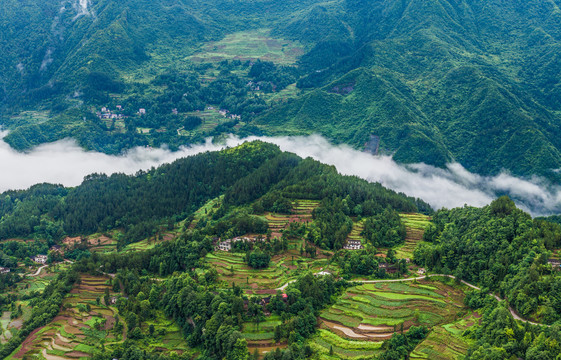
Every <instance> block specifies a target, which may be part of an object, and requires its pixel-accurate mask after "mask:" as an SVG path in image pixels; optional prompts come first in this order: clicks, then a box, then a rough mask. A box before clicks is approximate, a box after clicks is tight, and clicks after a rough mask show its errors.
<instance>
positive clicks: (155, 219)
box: [0, 142, 431, 248]
mask: <svg viewBox="0 0 561 360" xmlns="http://www.w3.org/2000/svg"><path fill="white" fill-rule="evenodd" d="M220 195H224V202H223V204H222V207H221V208H220V209H218V210H217V213H216V214H215V218H216V219H220V218H222V217H224V216H226V217H225V218H224V219H223V220H222V221H221V222H219V223H218V224H216V225H215V226H214V227H213V231H214V233H215V234H216V235H218V236H223V235H225V231H229V235H231V236H238V235H243V234H245V233H248V232H251V230H258V232H264V231H266V225H265V228H263V226H262V225H259V222H255V221H253V222H252V221H250V222H247V221H246V220H247V217H248V216H250V215H251V213H256V214H259V213H262V212H263V211H265V210H267V211H277V212H281V213H282V212H286V211H289V207H290V203H291V201H292V200H294V199H300V198H303V199H311V200H322V201H323V203H322V206H321V207H320V208H319V209H318V210H317V213H316V214H315V215H314V216H315V218H316V220H317V221H316V223H317V224H318V227H319V229H318V231H319V234H321V235H322V236H321V237H318V238H317V239H315V238H314V239H313V240H314V242H317V243H318V245H320V246H323V247H324V248H341V247H342V241H343V240H344V238H345V237H346V235H347V234H348V232H350V228H347V229H346V230H341V229H339V228H338V225H337V224H338V223H336V222H334V221H332V217H336V218H340V219H341V221H343V222H345V221H347V222H348V221H350V219H349V216H356V215H360V216H373V215H376V214H379V213H381V212H382V211H384V209H386V208H391V209H395V210H398V211H409V212H413V211H417V210H418V208H421V210H423V211H431V209H430V207H429V206H428V205H427V204H426V203H424V202H423V201H421V200H418V199H413V198H408V197H406V196H405V195H403V194H397V193H395V192H393V191H391V190H387V189H385V188H383V187H382V186H381V185H380V184H370V183H368V182H366V181H364V180H361V179H358V178H356V177H346V176H340V175H339V174H338V173H337V171H336V170H335V168H334V167H330V166H326V165H323V164H321V163H319V162H317V161H314V160H311V159H305V160H303V159H301V158H299V157H297V156H295V155H293V154H289V153H283V152H281V151H280V150H279V148H278V147H277V146H275V145H271V144H266V143H262V142H252V143H246V144H244V145H242V146H239V147H237V148H233V149H227V150H224V151H221V152H209V153H204V154H200V155H196V156H192V157H187V158H184V159H180V160H177V161H175V162H174V163H172V164H168V165H163V166H161V167H159V168H157V169H152V170H150V171H147V172H142V171H141V172H138V173H137V174H136V175H134V176H127V175H124V174H115V175H112V176H106V175H101V174H92V175H89V176H87V177H86V178H85V179H84V182H83V183H82V184H81V185H80V186H78V187H75V188H70V189H67V188H63V187H60V186H55V185H48V184H43V185H36V186H34V187H32V188H30V189H29V190H24V191H9V192H5V193H3V194H1V195H0V215H1V220H0V239H10V238H15V237H27V238H29V237H33V236H36V237H40V238H43V239H47V240H48V241H50V245H52V244H54V243H56V242H57V241H60V240H61V239H62V238H63V237H64V236H66V235H71V236H77V235H87V234H91V233H94V232H104V231H108V230H111V229H115V228H119V229H124V230H125V236H124V239H123V243H122V244H121V245H125V244H126V243H130V242H135V241H139V240H141V239H144V238H146V237H149V236H152V235H154V233H155V232H156V231H157V229H158V226H159V225H161V224H162V223H166V222H170V221H171V223H175V222H177V221H179V220H182V219H185V218H187V217H188V216H189V215H190V214H191V213H193V212H194V211H195V210H197V209H198V208H200V207H201V206H202V205H203V204H204V203H206V202H207V201H209V200H210V199H214V198H216V197H218V196H220ZM258 198H260V199H259V200H258V201H257V202H256V203H255V204H253V205H252V207H251V209H250V210H249V213H248V212H241V213H230V210H232V209H234V208H235V207H237V206H240V205H249V204H251V203H252V202H254V201H255V200H257V199H258ZM333 201H335V203H333ZM286 203H288V204H289V206H288V208H287V207H286V206H285V207H283V206H282V205H281V204H286ZM339 203H344V204H345V206H343V207H339V206H336V205H335V204H339ZM351 209H352V210H351ZM345 219H346V220H345ZM260 226H261V227H260ZM259 229H261V230H259ZM320 239H322V240H321V241H320Z"/></svg>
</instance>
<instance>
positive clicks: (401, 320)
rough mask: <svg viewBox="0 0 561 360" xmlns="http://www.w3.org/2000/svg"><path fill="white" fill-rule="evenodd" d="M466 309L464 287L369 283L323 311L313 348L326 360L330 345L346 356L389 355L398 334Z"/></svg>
mask: <svg viewBox="0 0 561 360" xmlns="http://www.w3.org/2000/svg"><path fill="white" fill-rule="evenodd" d="M464 311H465V308H464V307H463V292H462V290H460V289H456V288H454V287H452V286H449V285H445V284H443V283H440V282H438V281H420V282H418V283H413V282H406V283H405V282H404V283H391V282H390V283H377V284H364V285H360V286H356V287H353V288H349V289H347V292H346V293H345V294H344V295H343V296H342V297H341V298H340V299H339V300H338V301H337V303H336V304H334V305H332V306H330V307H329V308H328V309H326V310H324V311H322V313H321V315H320V317H321V320H322V328H323V330H321V331H320V332H319V334H318V335H316V336H315V337H314V338H313V347H314V348H315V349H317V350H318V351H319V353H320V354H322V357H321V358H322V359H323V358H325V359H328V358H329V357H328V356H326V355H328V353H329V352H330V349H333V353H334V354H335V355H337V356H338V357H339V358H343V359H353V358H359V357H364V356H374V355H376V356H382V357H383V356H387V355H382V353H383V352H384V350H385V352H387V350H388V347H391V346H390V345H388V344H383V342H384V341H385V340H388V339H390V338H392V336H394V333H395V334H396V335H398V333H403V332H409V331H411V329H415V327H416V326H420V325H422V326H426V327H428V328H434V327H435V325H444V324H448V323H451V322H453V321H455V320H456V318H457V317H458V316H460V315H461V314H462V312H464ZM415 331H416V330H415ZM431 334H432V333H431ZM429 339H430V335H429V338H427V341H428V340H429ZM411 350H412V349H411ZM411 350H409V351H407V352H406V353H409V352H410V351H411ZM466 350H467V349H466ZM466 352H467V351H464V353H463V354H465V353H466Z"/></svg>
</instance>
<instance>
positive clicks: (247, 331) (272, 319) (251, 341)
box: [242, 315, 286, 354]
mask: <svg viewBox="0 0 561 360" xmlns="http://www.w3.org/2000/svg"><path fill="white" fill-rule="evenodd" d="M281 323H282V320H281V318H280V317H279V316H276V315H271V316H269V317H267V318H266V320H265V321H264V322H261V323H259V324H256V323H254V322H246V323H244V325H243V331H242V336H243V337H244V338H245V339H246V340H247V345H248V348H249V351H250V353H253V351H254V349H257V350H258V351H259V353H260V354H264V353H266V352H268V351H271V350H274V349H276V348H277V347H278V348H283V347H286V344H279V345H277V344H275V341H274V338H275V326H278V325H280V324H281Z"/></svg>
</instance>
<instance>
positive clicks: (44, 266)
mask: <svg viewBox="0 0 561 360" xmlns="http://www.w3.org/2000/svg"><path fill="white" fill-rule="evenodd" d="M47 266H49V265H43V266H41V267H40V268H39V269H37V271H35V272H34V273H33V274H27V276H37V275H39V274H40V273H41V271H42V270H43V269H44V268H46V267H47Z"/></svg>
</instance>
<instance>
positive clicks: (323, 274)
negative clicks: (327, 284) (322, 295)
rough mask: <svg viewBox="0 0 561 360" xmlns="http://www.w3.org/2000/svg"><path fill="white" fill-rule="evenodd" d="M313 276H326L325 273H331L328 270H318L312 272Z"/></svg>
mask: <svg viewBox="0 0 561 360" xmlns="http://www.w3.org/2000/svg"><path fill="white" fill-rule="evenodd" d="M314 275H315V276H327V275H331V273H330V272H329V271H320V272H318V273H317V274H314Z"/></svg>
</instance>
